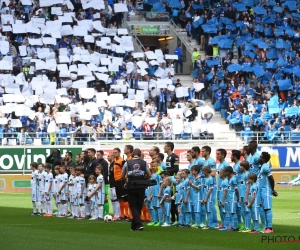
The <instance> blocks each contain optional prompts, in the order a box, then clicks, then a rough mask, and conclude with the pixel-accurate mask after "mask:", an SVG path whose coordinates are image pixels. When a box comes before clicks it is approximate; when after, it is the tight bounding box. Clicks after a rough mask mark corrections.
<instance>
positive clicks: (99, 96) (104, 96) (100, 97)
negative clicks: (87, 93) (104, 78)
mask: <svg viewBox="0 0 300 250" xmlns="http://www.w3.org/2000/svg"><path fill="white" fill-rule="evenodd" d="M107 96H108V95H107V92H99V93H97V94H96V99H97V102H98V100H99V101H100V100H107Z"/></svg>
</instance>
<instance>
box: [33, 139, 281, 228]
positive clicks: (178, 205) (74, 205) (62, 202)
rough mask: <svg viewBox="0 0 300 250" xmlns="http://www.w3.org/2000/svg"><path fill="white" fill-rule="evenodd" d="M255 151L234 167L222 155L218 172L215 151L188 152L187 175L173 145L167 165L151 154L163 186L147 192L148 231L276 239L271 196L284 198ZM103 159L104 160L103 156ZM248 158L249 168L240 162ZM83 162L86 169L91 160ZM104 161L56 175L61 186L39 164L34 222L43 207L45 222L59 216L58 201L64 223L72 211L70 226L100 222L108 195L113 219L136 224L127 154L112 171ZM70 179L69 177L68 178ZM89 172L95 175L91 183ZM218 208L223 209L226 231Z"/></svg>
mask: <svg viewBox="0 0 300 250" xmlns="http://www.w3.org/2000/svg"><path fill="white" fill-rule="evenodd" d="M256 149H257V143H256V142H255V141H251V142H250V143H249V145H248V146H244V148H243V150H241V151H239V150H233V151H232V156H231V161H232V162H233V163H234V165H233V166H232V167H231V166H230V165H229V164H228V163H227V162H226V161H225V157H226V154H227V152H226V150H224V149H218V150H217V160H218V161H219V164H218V167H217V164H216V161H215V160H214V159H213V158H212V157H210V153H211V148H210V147H209V146H204V147H202V149H200V148H199V147H198V146H195V147H192V149H191V150H189V151H188V152H187V159H188V161H189V162H190V165H189V166H188V169H184V170H181V171H179V162H178V156H177V155H175V154H174V153H173V150H174V144H173V143H172V142H167V143H166V144H165V147H164V152H165V153H166V154H167V158H166V161H165V162H163V160H164V154H162V153H160V152H159V148H157V147H152V148H151V149H150V150H149V155H150V157H151V158H152V161H151V163H150V170H151V173H152V177H151V178H152V179H153V180H156V183H157V184H156V185H154V186H151V187H148V188H147V189H146V191H145V202H144V208H143V209H142V211H143V214H142V215H141V216H142V217H143V219H144V220H151V222H149V223H148V224H147V225H149V226H165V227H167V226H171V225H174V226H179V227H194V228H202V229H211V228H218V229H219V230H232V231H240V232H250V233H258V232H259V231H262V232H264V233H273V228H272V195H273V196H277V192H276V191H275V190H274V179H273V177H272V173H271V170H270V166H269V165H268V162H269V160H270V155H269V154H268V153H267V152H262V153H261V154H259V153H258V152H257V150H256ZM87 151H92V152H89V153H88V154H89V155H90V156H91V157H90V159H89V161H88V162H87V163H89V162H93V161H92V160H93V157H94V156H95V153H96V151H95V150H94V149H88V150H87ZM98 152H100V155H101V153H102V156H103V152H101V151H98ZM98 152H97V156H98ZM132 152H133V147H132V146H131V145H126V146H125V148H124V154H125V155H126V156H127V159H126V160H127V161H128V160H130V159H132V158H131V153H132ZM200 153H201V154H202V155H201V156H200ZM241 157H243V161H240V159H241ZM91 158H92V159H91ZM97 158H98V157H97ZM82 159H83V161H84V156H83V157H82ZM120 159H121V160H120ZM98 160H99V161H101V162H102V164H98V166H95V168H94V169H87V166H89V165H90V166H91V165H92V164H86V165H85V164H84V162H80V163H78V166H77V167H75V166H74V167H73V166H71V167H68V166H64V165H60V166H58V165H57V166H55V168H54V174H55V178H53V175H52V173H51V165H50V164H37V163H32V164H31V168H32V170H33V172H32V182H31V183H32V189H31V190H32V196H31V199H32V202H33V209H34V210H33V215H35V214H37V213H36V211H37V210H36V205H38V207H41V206H42V207H43V211H45V213H46V214H45V216H52V211H53V207H52V196H53V197H54V200H55V203H56V206H57V208H58V213H57V214H58V216H59V217H65V216H67V214H68V208H69V209H70V215H71V217H70V218H78V219H84V218H85V217H86V215H87V216H88V217H89V218H90V220H96V219H100V220H101V219H103V218H104V215H105V214H107V213H108V209H106V208H105V205H108V203H107V194H108V192H109V193H110V198H111V201H112V206H113V212H114V217H113V220H121V219H125V218H126V217H127V219H128V220H130V218H131V214H130V211H128V210H129V209H128V204H126V189H125V188H124V185H123V184H124V180H122V179H121V178H120V177H121V176H120V174H119V173H121V172H122V166H123V164H124V162H125V161H123V160H122V158H121V157H120V149H119V148H115V149H114V150H113V153H111V154H109V155H108V158H107V160H108V163H109V166H108V165H107V168H108V171H105V169H104V168H106V167H103V165H104V164H103V160H104V159H103V158H102V159H99V158H98ZM44 170H45V171H44ZM67 172H69V173H70V174H69V176H68V174H67ZM86 172H88V173H89V175H88V176H86V174H85V173H86ZM105 173H107V174H105ZM105 175H108V176H105ZM96 176H97V177H96ZM107 177H109V178H107ZM105 179H107V180H105ZM108 182H109V184H110V188H108V185H107V184H108ZM216 207H218V208H219V216H220V218H221V223H220V224H219V222H218V219H217V218H218V217H217V209H216ZM40 211H41V209H39V212H40ZM149 214H150V216H149ZM259 216H260V219H261V227H262V229H261V230H260V229H259ZM251 219H252V221H253V227H252V230H251Z"/></svg>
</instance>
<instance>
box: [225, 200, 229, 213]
mask: <svg viewBox="0 0 300 250" xmlns="http://www.w3.org/2000/svg"><path fill="white" fill-rule="evenodd" d="M225 213H227V214H230V205H229V202H225Z"/></svg>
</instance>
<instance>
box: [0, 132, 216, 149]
mask: <svg viewBox="0 0 300 250" xmlns="http://www.w3.org/2000/svg"><path fill="white" fill-rule="evenodd" d="M112 140H118V141H121V140H123V141H127V140H181V141H182V140H187V141H191V140H213V136H212V134H208V133H206V132H204V133H180V134H175V133H173V132H168V133H164V132H138V131H121V132H104V133H81V132H65V133H63V134H62V133H59V132H58V133H47V132H43V133H39V132H24V133H18V132H11V133H0V144H1V145H2V146H15V145H84V144H91V143H96V142H98V141H112Z"/></svg>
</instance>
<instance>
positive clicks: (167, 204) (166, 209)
mask: <svg viewBox="0 0 300 250" xmlns="http://www.w3.org/2000/svg"><path fill="white" fill-rule="evenodd" d="M163 208H164V215H165V216H170V213H171V202H166V201H165V202H164V206H163Z"/></svg>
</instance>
